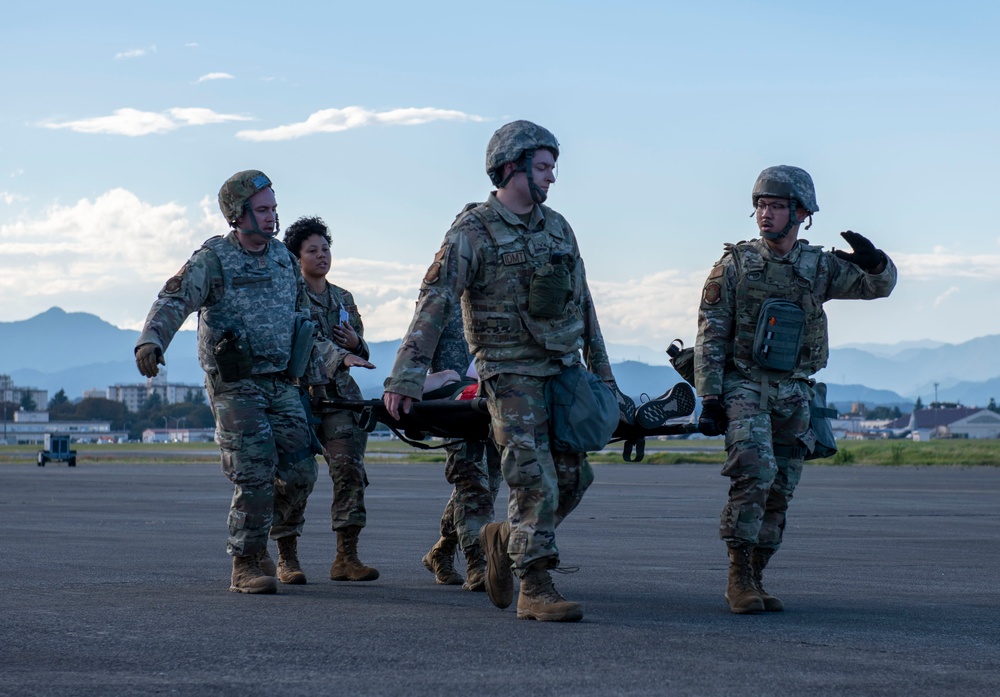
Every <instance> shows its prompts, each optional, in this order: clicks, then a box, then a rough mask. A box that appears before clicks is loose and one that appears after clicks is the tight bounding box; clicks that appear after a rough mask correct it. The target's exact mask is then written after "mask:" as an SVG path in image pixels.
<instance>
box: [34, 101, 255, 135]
mask: <svg viewBox="0 0 1000 697" xmlns="http://www.w3.org/2000/svg"><path fill="white" fill-rule="evenodd" d="M252 120H253V119H252V117H250V116H241V115H238V114H218V113H216V112H214V111H212V110H211V109H203V108H199V107H175V108H173V109H168V110H167V111H166V112H159V113H157V112H153V111H139V110H138V109H131V108H127V107H126V108H124V109H116V110H115V111H114V112H113V113H112V115H111V116H95V117H93V118H89V119H79V120H76V121H64V122H62V123H54V122H49V123H42V124H40V125H41V126H42V127H43V128H51V129H62V128H66V129H69V130H71V131H75V132H77V133H103V134H111V135H121V136H130V137H135V136H146V135H152V134H158V133H169V132H170V131H175V130H177V129H178V128H180V127H182V126H203V125H205V124H213V123H224V122H227V121H252Z"/></svg>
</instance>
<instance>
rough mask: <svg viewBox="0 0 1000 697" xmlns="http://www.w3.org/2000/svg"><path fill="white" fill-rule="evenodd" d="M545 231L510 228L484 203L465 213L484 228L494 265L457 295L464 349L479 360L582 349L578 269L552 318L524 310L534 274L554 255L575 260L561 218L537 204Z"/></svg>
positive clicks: (581, 290)
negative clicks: (529, 231) (465, 345)
mask: <svg viewBox="0 0 1000 697" xmlns="http://www.w3.org/2000/svg"><path fill="white" fill-rule="evenodd" d="M542 211H543V213H544V215H545V226H546V229H545V230H544V231H541V232H537V233H527V232H524V231H521V230H519V229H517V228H513V227H511V226H510V225H509V224H508V223H507V222H506V221H505V220H504V219H503V218H501V217H500V214H499V213H497V212H496V211H495V210H494V209H493V208H492V207H490V206H489V204H487V203H484V204H481V205H479V206H477V207H475V208H473V209H471V210H470V211H469V212H468V215H475V216H476V217H477V218H478V219H479V221H480V222H481V223H482V224H483V226H484V227H485V228H486V231H487V233H488V234H489V236H490V239H491V240H492V242H493V245H494V247H495V249H496V259H497V264H496V266H494V267H493V268H489V269H486V278H485V280H484V281H483V282H482V283H478V282H477V283H475V284H474V285H473V286H470V287H469V288H468V289H467V290H466V291H465V293H463V295H462V319H463V322H464V324H465V338H466V340H467V341H468V343H469V350H470V351H471V352H472V353H474V354H475V355H476V357H477V358H478V359H480V360H484V361H503V360H520V359H526V358H527V359H530V358H543V357H546V356H553V355H554V356H562V355H565V354H568V353H573V352H576V351H579V350H580V349H582V348H583V331H584V321H583V310H582V309H581V307H580V304H579V301H580V299H581V297H582V295H583V276H582V273H581V269H579V268H574V269H573V271H572V272H571V275H570V294H569V295H570V297H569V299H568V300H567V301H566V304H565V307H564V309H563V312H562V313H560V314H559V316H557V317H536V316H533V315H532V314H531V313H530V312H529V311H528V302H529V298H528V292H529V289H530V287H531V278H532V276H533V275H534V274H535V272H536V271H537V270H539V269H542V268H543V267H545V265H546V264H549V263H550V260H551V259H552V257H553V255H554V254H555V255H566V257H564V258H568V259H570V260H572V262H573V264H574V266H576V265H577V264H578V263H579V262H578V259H577V252H576V249H575V245H574V240H573V235H572V232H571V231H570V230H569V228H568V226H566V224H565V222H564V221H563V220H562V218H561V217H560V216H559V215H558V214H557V213H556V212H555V211H553V210H551V209H550V208H547V207H545V206H542Z"/></svg>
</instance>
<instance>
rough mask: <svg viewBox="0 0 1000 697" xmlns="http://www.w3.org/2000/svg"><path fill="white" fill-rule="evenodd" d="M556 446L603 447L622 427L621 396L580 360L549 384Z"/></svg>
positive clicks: (547, 398)
mask: <svg viewBox="0 0 1000 697" xmlns="http://www.w3.org/2000/svg"><path fill="white" fill-rule="evenodd" d="M545 404H546V407H547V408H548V412H549V432H550V434H551V437H552V450H553V451H556V452H564V453H586V452H590V451H593V450H601V449H603V448H604V446H606V445H607V444H608V442H609V441H610V440H611V436H612V435H613V434H614V432H615V428H617V427H618V417H619V411H618V399H617V397H615V394H614V392H612V390H611V388H610V387H608V386H607V385H605V384H604V383H603V382H601V379H600V378H599V377H597V376H596V375H594V374H593V373H591V372H590V371H588V370H586V369H585V368H584V367H583V366H582V365H580V364H577V365H575V366H572V367H570V368H564V369H563V371H562V372H561V373H559V375H556V376H555V377H553V378H551V379H549V381H548V382H547V383H546V384H545Z"/></svg>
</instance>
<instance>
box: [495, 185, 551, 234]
mask: <svg viewBox="0 0 1000 697" xmlns="http://www.w3.org/2000/svg"><path fill="white" fill-rule="evenodd" d="M486 204H487V205H488V206H489V207H490V208H492V209H493V210H495V211H496V212H497V215H499V216H500V217H501V218H503V220H504V222H506V223H507V224H508V225H510V226H511V227H521V228H525V229H526V230H527V231H528V232H537V231H538V230H541V229H542V228H544V227H545V212H544V211H543V210H542V207H541V206H539V205H538V204H537V203H536V204H535V206H534V207H533V208H532V209H531V218H530V219H529V220H528V224H527V225H525V224H524V222H523V221H522V220H521V219H520V218H519V217H518V216H517V213H514V212H513V211H512V210H511V209H509V208H507V206H505V205H503V203H501V202H500V199H498V198H497V197H496V192H495V191H493V192H491V193H490V196H489V198H488V199H486Z"/></svg>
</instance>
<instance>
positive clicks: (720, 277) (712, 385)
mask: <svg viewBox="0 0 1000 697" xmlns="http://www.w3.org/2000/svg"><path fill="white" fill-rule="evenodd" d="M735 312H736V268H735V265H734V264H733V263H732V255H731V254H727V255H725V256H724V257H723V258H722V259H721V260H720V261H719V262H718V263H716V265H715V266H713V267H712V270H711V271H710V272H709V274H708V279H707V280H706V281H705V286H704V288H703V289H702V292H701V304H700V305H699V307H698V339H697V341H696V342H695V347H694V381H695V389H696V390H697V392H698V395H699V396H704V395H710V394H722V378H723V376H724V375H725V372H726V359H727V353H728V351H729V346H730V344H731V343H732V340H733V327H734V324H735Z"/></svg>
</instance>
